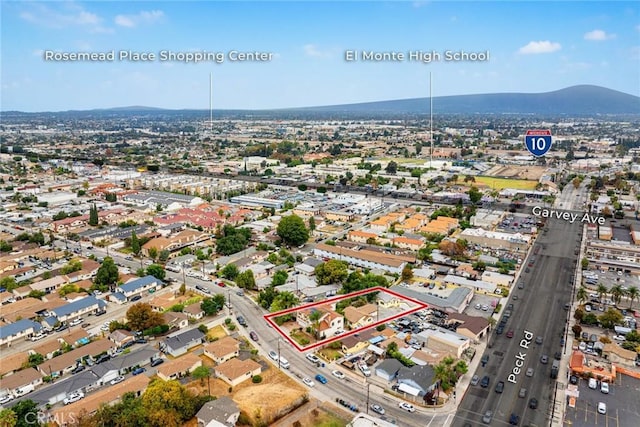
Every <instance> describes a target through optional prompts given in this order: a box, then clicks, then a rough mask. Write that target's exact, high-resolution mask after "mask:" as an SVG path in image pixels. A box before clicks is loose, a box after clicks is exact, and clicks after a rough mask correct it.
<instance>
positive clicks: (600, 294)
mask: <svg viewBox="0 0 640 427" xmlns="http://www.w3.org/2000/svg"><path fill="white" fill-rule="evenodd" d="M596 292H597V293H598V297H599V298H600V302H602V298H603V297H604V296H605V295H606V294H607V287H606V286H605V285H603V284H602V283H598V288H597V289H596Z"/></svg>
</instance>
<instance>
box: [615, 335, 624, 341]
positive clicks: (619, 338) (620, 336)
mask: <svg viewBox="0 0 640 427" xmlns="http://www.w3.org/2000/svg"><path fill="white" fill-rule="evenodd" d="M613 339H614V340H616V341H624V340H626V338H625V337H624V335H616V336H615V337H613Z"/></svg>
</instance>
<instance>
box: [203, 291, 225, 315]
mask: <svg viewBox="0 0 640 427" xmlns="http://www.w3.org/2000/svg"><path fill="white" fill-rule="evenodd" d="M225 301H226V299H225V297H224V295H221V294H216V295H214V296H212V297H210V298H205V299H203V300H202V302H201V303H200V308H201V309H202V311H204V313H205V314H206V315H207V316H215V315H216V314H218V312H219V311H220V310H222V307H224V303H225Z"/></svg>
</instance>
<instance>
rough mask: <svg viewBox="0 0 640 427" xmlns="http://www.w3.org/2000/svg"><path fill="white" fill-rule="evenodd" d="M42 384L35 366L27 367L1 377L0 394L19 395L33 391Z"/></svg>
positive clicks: (40, 376)
mask: <svg viewBox="0 0 640 427" xmlns="http://www.w3.org/2000/svg"><path fill="white" fill-rule="evenodd" d="M40 384H42V374H41V373H40V372H38V370H37V369H35V368H27V369H23V370H21V371H18V372H16V373H15V374H13V375H9V376H8V377H5V378H2V381H1V382H0V396H5V395H10V396H13V397H19V396H22V395H23V394H26V393H29V392H31V391H33V389H34V388H35V387H37V386H39V385H40Z"/></svg>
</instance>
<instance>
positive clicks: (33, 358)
mask: <svg viewBox="0 0 640 427" xmlns="http://www.w3.org/2000/svg"><path fill="white" fill-rule="evenodd" d="M42 362H44V356H43V355H41V354H40V353H33V354H30V355H29V359H28V360H27V364H28V365H29V367H31V368H34V367H36V366H38V365H39V364H41V363H42Z"/></svg>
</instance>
